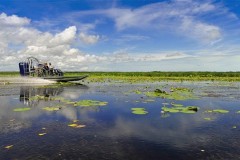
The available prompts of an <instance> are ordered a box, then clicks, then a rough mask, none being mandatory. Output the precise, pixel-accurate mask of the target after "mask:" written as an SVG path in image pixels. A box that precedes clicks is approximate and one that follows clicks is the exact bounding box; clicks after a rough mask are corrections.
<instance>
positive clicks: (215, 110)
mask: <svg viewBox="0 0 240 160" xmlns="http://www.w3.org/2000/svg"><path fill="white" fill-rule="evenodd" d="M213 112H214V113H228V112H229V111H228V110H224V109H214V110H213Z"/></svg>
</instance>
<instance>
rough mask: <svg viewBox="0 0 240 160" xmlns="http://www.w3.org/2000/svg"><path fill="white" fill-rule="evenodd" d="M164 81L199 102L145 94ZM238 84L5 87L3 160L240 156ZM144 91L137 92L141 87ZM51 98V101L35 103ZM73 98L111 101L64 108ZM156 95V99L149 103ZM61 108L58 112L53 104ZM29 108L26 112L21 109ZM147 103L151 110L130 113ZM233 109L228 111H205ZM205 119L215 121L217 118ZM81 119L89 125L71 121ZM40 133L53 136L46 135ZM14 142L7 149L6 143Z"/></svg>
mask: <svg viewBox="0 0 240 160" xmlns="http://www.w3.org/2000/svg"><path fill="white" fill-rule="evenodd" d="M162 86H165V87H166V88H169V87H171V86H173V87H187V88H191V89H193V93H194V95H195V96H198V97H199V99H192V100H183V101H177V100H169V99H162V98H152V97H150V98H149V97H147V96H146V95H145V94H144V92H147V91H152V90H155V89H156V88H159V87H162ZM239 87H240V84H239V83H223V82H183V83H177V82H162V83H151V84H150V83H148V84H147V83H146V84H125V83H99V84H98V83H96V84H87V85H72V86H58V87H56V86H54V87H52V86H48V87H46V86H45V87H42V86H36V85H35V86H33V85H32V86H27V85H26V84H25V85H21V86H19V85H2V86H0V102H1V103H0V139H1V141H0V147H1V149H0V159H68V160H69V159H90V160H91V159H119V160H120V159H124V160H126V159H130V160H131V159H134V160H135V159H138V160H142V159H143V160H145V159H153V160H155V159H164V160H168V159H180V160H188V159H191V160H192V159H204V160H205V159H240V148H239V145H240V134H239V133H240V114H237V113H236V111H239V110H240V106H239V104H240V103H239V101H240V94H239ZM136 90H139V91H141V93H140V94H136V93H135V91H136ZM34 95H44V96H46V98H45V99H44V100H31V98H30V97H32V96H34ZM50 97H62V98H63V97H64V98H65V99H67V100H70V101H79V100H84V99H91V100H99V101H106V102H108V104H107V105H106V106H100V107H74V106H71V105H65V106H61V105H62V104H61V102H60V101H53V100H50ZM149 99H153V100H154V101H152V102H151V101H150V102H148V101H146V100H149ZM173 102H174V103H180V104H183V105H185V106H186V105H190V106H192V105H194V106H198V107H200V109H199V110H198V112H197V113H195V114H184V113H161V110H162V109H161V108H162V107H163V104H162V103H173ZM56 105H60V106H61V109H60V110H58V111H52V112H51V111H46V110H43V109H42V108H44V107H46V106H56ZM23 107H29V108H31V110H29V111H25V112H14V111H13V110H14V108H23ZM133 107H144V108H145V109H146V110H147V111H148V114H146V115H136V114H132V113H131V108H133ZM209 109H226V110H229V113H226V114H220V113H204V111H206V110H209ZM204 118H211V119H212V120H211V121H208V120H205V119H204ZM74 120H78V122H77V123H78V124H82V125H86V127H83V128H72V127H69V126H68V125H69V124H72V123H74V122H73V121H74ZM39 133H47V134H45V135H44V136H39V135H38V134H39ZM9 145H13V146H12V147H11V148H9V149H6V148H5V147H6V146H9Z"/></svg>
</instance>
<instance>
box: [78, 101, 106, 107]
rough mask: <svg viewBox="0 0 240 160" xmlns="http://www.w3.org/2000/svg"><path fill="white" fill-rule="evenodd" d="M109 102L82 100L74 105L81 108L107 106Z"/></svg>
mask: <svg viewBox="0 0 240 160" xmlns="http://www.w3.org/2000/svg"><path fill="white" fill-rule="evenodd" d="M107 104H108V102H104V101H95V100H81V101H78V102H75V103H74V106H81V107H91V106H93V107H94V106H106V105H107Z"/></svg>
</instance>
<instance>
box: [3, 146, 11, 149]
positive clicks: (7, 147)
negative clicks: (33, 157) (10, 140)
mask: <svg viewBox="0 0 240 160" xmlns="http://www.w3.org/2000/svg"><path fill="white" fill-rule="evenodd" d="M12 147H13V145H8V146H5V147H4V148H6V149H10V148H12Z"/></svg>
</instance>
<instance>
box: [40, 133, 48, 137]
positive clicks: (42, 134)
mask: <svg viewBox="0 0 240 160" xmlns="http://www.w3.org/2000/svg"><path fill="white" fill-rule="evenodd" d="M45 134H47V133H38V135H39V136H44V135H45Z"/></svg>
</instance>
